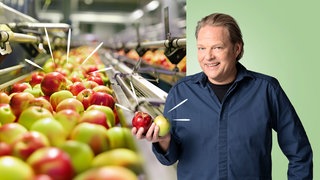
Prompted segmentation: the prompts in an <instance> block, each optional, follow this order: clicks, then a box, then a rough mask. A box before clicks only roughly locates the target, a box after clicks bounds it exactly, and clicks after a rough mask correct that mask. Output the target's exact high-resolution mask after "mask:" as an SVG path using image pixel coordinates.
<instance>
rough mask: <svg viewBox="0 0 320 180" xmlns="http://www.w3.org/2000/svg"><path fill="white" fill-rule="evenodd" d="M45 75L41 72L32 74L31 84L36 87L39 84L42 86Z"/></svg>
mask: <svg viewBox="0 0 320 180" xmlns="http://www.w3.org/2000/svg"><path fill="white" fill-rule="evenodd" d="M44 75H45V73H44V72H41V71H36V72H33V73H31V79H30V81H29V84H30V85H31V86H32V87H34V86H35V85H37V84H40V83H41V81H42V79H43V77H44Z"/></svg>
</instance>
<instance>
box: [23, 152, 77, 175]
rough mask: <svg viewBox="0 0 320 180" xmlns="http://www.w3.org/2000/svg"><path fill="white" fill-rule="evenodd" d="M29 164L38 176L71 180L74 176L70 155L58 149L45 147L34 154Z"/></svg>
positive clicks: (28, 161) (29, 159) (28, 160)
mask: <svg viewBox="0 0 320 180" xmlns="http://www.w3.org/2000/svg"><path fill="white" fill-rule="evenodd" d="M27 163H28V164H29V165H30V166H31V167H32V168H33V169H34V171H35V173H36V174H37V175H40V174H47V175H49V176H50V177H51V178H52V179H59V180H70V179H72V178H73V176H74V169H73V167H72V163H71V159H70V157H69V155H68V154H67V153H66V152H64V151H62V150H61V149H59V148H56V147H43V148H40V149H38V150H36V151H35V152H34V153H32V154H31V155H30V156H29V158H28V159H27Z"/></svg>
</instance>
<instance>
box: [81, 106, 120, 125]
mask: <svg viewBox="0 0 320 180" xmlns="http://www.w3.org/2000/svg"><path fill="white" fill-rule="evenodd" d="M93 109H96V110H99V111H102V112H104V113H105V114H106V116H107V124H108V126H109V128H111V127H113V126H114V125H115V115H114V113H113V110H112V109H111V108H110V107H109V106H103V105H96V104H93V105H91V106H89V107H88V108H87V110H93Z"/></svg>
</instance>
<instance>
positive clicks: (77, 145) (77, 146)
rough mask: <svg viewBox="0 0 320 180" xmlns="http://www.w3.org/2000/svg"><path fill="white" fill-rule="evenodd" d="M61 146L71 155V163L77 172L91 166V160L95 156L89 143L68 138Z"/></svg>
mask: <svg viewBox="0 0 320 180" xmlns="http://www.w3.org/2000/svg"><path fill="white" fill-rule="evenodd" d="M59 148H60V149H61V150H63V151H64V152H66V153H68V155H69V156H70V158H71V163H72V166H73V169H74V170H75V172H76V174H78V173H81V172H83V171H85V170H87V169H89V168H90V167H91V161H92V159H93V158H94V153H93V151H92V150H91V148H90V146H89V145H88V144H86V143H84V142H80V141H74V140H68V141H66V142H65V143H64V144H62V145H61V146H60V147H59ZM84 162H85V163H84Z"/></svg>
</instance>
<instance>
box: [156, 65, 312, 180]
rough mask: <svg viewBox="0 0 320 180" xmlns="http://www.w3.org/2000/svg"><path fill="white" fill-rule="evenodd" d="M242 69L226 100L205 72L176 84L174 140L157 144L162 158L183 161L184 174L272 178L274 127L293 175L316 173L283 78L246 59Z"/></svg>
mask: <svg viewBox="0 0 320 180" xmlns="http://www.w3.org/2000/svg"><path fill="white" fill-rule="evenodd" d="M237 69H238V74H237V77H236V80H235V81H234V83H233V84H232V85H231V87H230V88H229V90H228V91H227V93H226V95H225V96H224V98H223V99H222V101H221V102H220V101H219V100H218V98H217V97H216V95H215V94H214V92H213V90H212V88H211V87H210V83H209V81H208V78H207V77H206V75H205V74H204V73H203V72H200V73H198V74H195V75H191V76H187V77H185V78H184V79H182V80H181V81H179V82H178V83H177V84H176V85H175V86H173V87H172V88H171V90H170V92H169V93H168V97H167V99H166V104H165V109H164V115H165V116H166V117H167V118H169V119H170V121H171V124H172V128H171V142H170V146H169V149H168V151H167V152H162V151H161V149H160V148H159V145H158V144H157V143H154V144H153V152H154V154H155V155H156V157H157V159H158V160H159V161H160V162H161V163H162V164H164V165H172V164H174V163H176V162H177V176H178V179H179V180H196V179H199V180H213V179H229V180H230V179H240V180H243V179H245V180H251V179H252V180H253V179H271V169H272V168H271V149H272V130H274V131H276V132H277V138H278V142H279V146H280V148H281V150H282V152H283V153H284V154H285V156H286V157H287V158H288V160H289V164H288V179H312V176H313V160H312V149H311V146H310V143H309V140H308V138H307V135H306V132H305V130H304V128H303V126H302V124H301V121H300V119H299V117H298V115H297V113H296V111H295V109H294V107H293V106H292V104H291V103H290V101H289V99H288V97H287V96H286V94H285V92H284V91H283V89H282V88H281V86H280V84H279V82H278V81H277V80H276V79H275V78H273V77H270V76H267V75H263V74H260V73H256V72H252V71H249V70H247V69H246V68H245V67H244V66H242V65H241V64H240V63H238V64H237ZM183 101H185V102H184V103H183V104H181V105H180V106H179V107H177V108H175V109H174V110H172V111H170V110H171V109H172V108H173V107H175V106H176V105H178V104H179V103H180V102H183ZM188 120H189V121H188Z"/></svg>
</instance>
